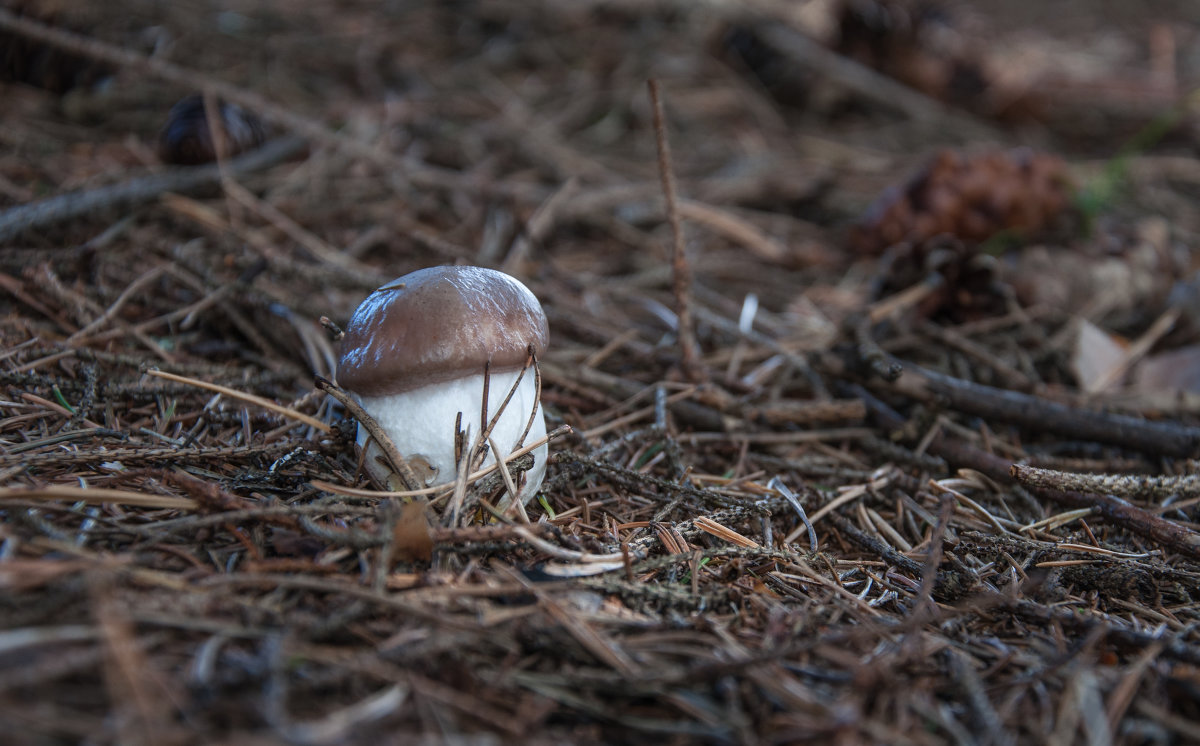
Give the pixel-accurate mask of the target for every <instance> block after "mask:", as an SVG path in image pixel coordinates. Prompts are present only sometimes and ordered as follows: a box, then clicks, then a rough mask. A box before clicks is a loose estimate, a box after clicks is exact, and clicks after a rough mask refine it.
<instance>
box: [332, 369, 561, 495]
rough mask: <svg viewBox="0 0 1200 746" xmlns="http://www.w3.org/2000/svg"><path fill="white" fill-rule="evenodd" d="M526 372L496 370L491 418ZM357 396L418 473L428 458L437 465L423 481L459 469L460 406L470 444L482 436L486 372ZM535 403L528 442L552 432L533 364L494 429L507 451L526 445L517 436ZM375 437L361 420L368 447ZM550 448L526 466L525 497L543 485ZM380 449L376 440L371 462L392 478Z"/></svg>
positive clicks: (441, 480) (440, 480)
mask: <svg viewBox="0 0 1200 746" xmlns="http://www.w3.org/2000/svg"><path fill="white" fill-rule="evenodd" d="M520 374H521V371H519V370H514V371H508V372H503V373H492V374H491V375H490V381H489V382H488V407H487V416H488V419H489V420H491V418H493V417H495V415H496V413H497V412H499V411H500V407H501V405H502V404H504V398H505V397H506V396H508V392H509V391H510V390H511V389H512V387H513V383H514V382H515V381H516V380H517V376H519V375H520ZM355 398H356V399H357V400H358V402H359V404H361V405H362V408H363V409H365V410H366V411H367V413H368V414H370V415H371V416H372V417H373V418H375V421H376V422H377V423H379V426H380V427H381V428H383V431H384V432H386V433H387V434H388V437H390V438H391V439H392V443H394V444H395V446H396V450H398V451H399V452H400V455H401V456H403V457H404V458H405V459H407V460H408V461H409V462H410V465H412V466H413V467H414V471H416V472H417V474H418V475H422V469H421V468H420V466H421V462H422V461H423V462H424V463H427V464H428V465H429V466H430V467H432V468H433V469H434V472H433V473H432V474H428V475H427V476H428V484H425V485H419V486H422V487H424V486H428V485H432V484H445V483H449V482H453V481H454V478H455V474H456V469H457V464H456V463H455V461H454V425H455V420H456V419H457V417H458V414H459V412H461V413H462V427H463V429H464V430H466V429H467V428H470V442H469V443H468V444H467V447H470V446H471V445H473V444H474V442H475V440H476V438H478V436H479V432H480V429H481V428H480V422H479V417H480V410H481V408H482V403H483V374H477V375H473V376H467V377H465V378H457V379H454V380H452V381H446V382H445V383H437V384H433V385H430V386H423V387H421V388H418V389H413V390H412V391H406V392H404V393H402V394H394V395H392V396H358V395H356V396H355ZM535 407H536V408H537V411H536V413H535V414H534V417H533V427H532V428H530V430H529V433H528V434H527V435H526V436H525V440H524V443H522V444H520V445H524V444H525V443H533V442H536V441H537V440H539V439H541V438H544V437H545V436H546V421H545V418H544V417H543V416H542V411H541V407H540V405H539V403H538V400H537V384H536V383H535V381H534V375H533V371H532V370H527V371H526V372H525V377H524V378H523V379H522V380H521V384H520V385H519V386H518V387H517V390H516V391H515V392H514V393H513V396H512V399H510V400H509V402H508V405H507V406H505V407H504V411H503V412H502V413H501V414H500V419H499V420H498V421H497V422H496V426H495V427H494V428H493V429H492V432H491V439H492V442H494V443H495V444H496V448H498V449H500V450H501V451H502V453H501V456H502V457H503V456H507V455H508V454H510V453H512V452H513V451H514V450H516V449H517V448H519V447H520V445H519V444H518V443H517V440H518V439H519V438H520V437H521V435H522V434H523V433H525V427H526V425H528V424H529V417H530V413H531V412H533V411H534V408H535ZM369 437H370V436H369V435H368V433H367V430H366V428H364V427H361V426H360V427H359V428H358V443H359V445H360V446H362V447H364V448H367V445H366V443H367V440H368V438H369ZM547 453H548V448H547V447H546V446H544V445H543V446H541V447H539V448H537V449H536V450H534V451H533V458H534V462H533V468H531V469H530V470H529V471H527V472H525V477H524V486H523V487H521V489H520V495H519V497H520V499H521V500H522V502H528V501H529V499H530V498H531V497H533V495H534V493H536V492H537V489H538V487H539V486H541V483H542V477H544V476H545V474H546V455H547ZM380 455H381V451H380V450H379V448H378V447H377V446H375V445H374V444H372V445H371V446H370V447H369V448H368V450H367V455H366V465H367V469H368V470H369V471H370V472H371V474H372V475H373V476H375V478H376V479H378V480H380V481H381V482H383V483H384V484H387V483H388V477H389V476H390V474H391V470H390V469H389V468H388V467H387V466H386V465H384V464H382V463H380V461H379V458H378V457H379V456H380ZM418 457H419V458H418ZM495 461H496V459H495V454H494V453H491V452H489V453H488V456H487V458H486V459H485V460H484V462H483V465H484V466H487V465H489V464H492V463H495ZM414 462H415V463H414ZM472 466H474V465H472Z"/></svg>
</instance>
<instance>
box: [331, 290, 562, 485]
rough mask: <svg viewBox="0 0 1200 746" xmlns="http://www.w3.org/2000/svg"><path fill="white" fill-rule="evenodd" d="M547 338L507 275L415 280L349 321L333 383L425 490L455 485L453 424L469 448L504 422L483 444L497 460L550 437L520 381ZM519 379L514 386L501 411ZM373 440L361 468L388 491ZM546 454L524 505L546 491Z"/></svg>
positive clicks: (529, 382) (531, 382)
mask: <svg viewBox="0 0 1200 746" xmlns="http://www.w3.org/2000/svg"><path fill="white" fill-rule="evenodd" d="M548 337H549V331H548V329H547V326H546V314H545V313H544V312H543V311H542V306H541V304H540V303H538V299H537V298H536V297H535V296H534V295H533V293H531V292H530V291H529V288H527V287H525V286H524V285H522V284H521V283H520V282H518V281H517V280H516V279H514V278H512V277H510V276H508V275H506V274H504V273H503V272H497V271H495V270H491V269H485V268H482V267H430V268H427V269H421V270H417V271H416V272H412V273H411V274H407V275H404V276H403V277H400V278H397V279H395V280H393V281H391V282H389V283H387V284H386V285H384V286H382V287H380V288H379V289H378V290H376V291H375V292H374V293H372V294H371V295H369V296H368V297H367V298H366V300H364V301H363V302H362V304H361V305H359V307H358V308H357V309H356V310H355V311H354V315H353V316H352V317H351V318H350V323H349V324H348V325H347V327H346V334H345V336H344V337H343V338H342V353H341V358H340V359H339V360H338V368H337V379H338V384H339V385H341V386H342V388H344V389H346V390H347V391H348V392H350V394H351V395H352V396H353V397H354V399H355V400H356V401H357V402H358V403H359V404H360V405H361V406H362V408H363V409H364V410H366V412H367V414H369V415H370V416H371V417H372V418H373V419H374V420H375V421H376V422H377V423H378V424H379V425H380V426H381V428H382V429H383V431H384V432H385V433H387V435H388V437H389V438H390V439H391V441H392V443H393V444H395V446H396V449H397V451H398V452H399V453H400V455H401V456H403V457H404V458H405V460H406V461H408V462H409V465H410V466H412V467H413V470H414V472H415V473H417V474H418V475H419V476H420V477H424V478H425V481H426V484H427V485H428V484H435V483H446V482H451V481H453V480H454V479H455V476H456V474H457V470H458V464H457V462H456V461H455V453H456V448H455V441H456V422H457V421H458V420H459V417H460V413H461V422H462V429H463V430H466V429H467V427H468V423H472V424H470V429H471V440H474V438H476V437H477V436H478V435H479V433H480V432H481V431H482V430H483V429H484V428H486V423H487V422H488V421H490V420H492V419H493V418H496V414H497V412H499V413H500V414H499V418H498V419H497V420H496V423H495V425H494V427H493V428H492V431H491V433H490V437H491V442H492V443H493V444H494V447H495V449H497V450H499V451H500V456H501V457H504V456H507V455H508V454H509V453H511V452H512V451H513V450H515V449H517V448H520V447H521V446H522V445H524V444H526V443H530V442H534V441H536V440H538V439H540V438H543V437H544V436H545V435H546V423H545V420H544V418H543V416H542V412H541V409H540V405H539V402H538V391H537V384H536V383H535V376H534V374H533V372H532V371H530V370H525V372H524V375H522V371H523V369H524V368H525V367H526V363H527V362H528V358H529V352H530V350H531V349H532V351H533V352H534V354H537V355H540V354H541V353H543V352H544V351H545V349H546V342H547V339H548ZM518 377H520V384H519V385H517V387H516V389H515V391H513V393H512V398H511V399H510V400H509V401H508V403H507V405H505V404H504V400H505V398H506V397H507V396H508V395H509V392H510V391H512V390H513V385H514V384H515V383H516V382H517V379H518ZM485 378H486V381H487V386H486V388H487V392H488V401H487V406H486V408H484V406H483V394H484V389H485ZM502 406H503V411H500V410H501V407H502ZM481 413H482V414H481ZM475 418H480V419H481V420H484V422H478V421H477V420H476V419H475ZM368 441H371V438H370V435H369V434H368V432H367V430H366V428H364V427H363V426H362V425H359V428H358V443H359V445H360V446H362V447H363V448H364V449H365V450H366V465H367V469H368V470H369V471H370V472H371V474H373V475H374V476H375V477H376V478H378V479H379V480H380V481H382V482H384V483H387V482H388V477H389V476H390V475H391V469H390V468H389V467H388V466H386V465H385V462H384V461H383V459H382V450H381V449H379V447H378V445H377V444H375V443H374V442H373V441H371V442H368ZM470 446H471V443H469V442H468V443H466V444H465V446H464V447H466V448H469V447H470ZM546 453H547V448H546V446H545V445H542V446H539V447H538V448H537V449H535V450H534V451H533V457H534V464H533V467H532V468H531V469H529V470H528V471H527V472H525V475H524V478H525V483H524V486H522V487H520V488H519V489H518V493H519V494H518V496H517V497H518V498H519V499H521V500H522V501H528V500H529V498H530V497H532V496H533V494H534V493H535V492H536V491H537V488H538V486H539V485H541V483H542V477H543V476H544V475H545V473H546ZM495 456H496V454H494V453H491V452H489V453H488V455H487V459H486V460H485V461H484V463H485V464H488V463H492V462H494V461H495Z"/></svg>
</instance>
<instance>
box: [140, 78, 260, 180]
mask: <svg viewBox="0 0 1200 746" xmlns="http://www.w3.org/2000/svg"><path fill="white" fill-rule="evenodd" d="M217 107H218V110H219V111H220V117H219V121H220V124H221V127H222V129H223V132H224V136H225V147H226V153H225V155H226V156H234V155H237V154H238V153H243V152H245V151H247V150H253V149H254V148H257V147H258V146H259V145H261V144H262V142H263V140H265V139H266V130H265V129H264V128H263V125H262V122H261V121H260V120H259V118H258V117H257V116H255V115H254V114H253V113H252V112H249V111H246V110H245V109H243V108H242V107H240V106H237V105H236V104H228V103H225V102H220V103H218V104H217ZM158 157H159V158H160V159H162V161H163V162H164V163H175V164H178V165H181V166H193V165H196V164H198V163H210V162H212V161H215V160H216V159H217V146H216V142H215V141H214V139H213V134H212V131H211V130H210V129H209V127H208V117H207V116H206V115H205V111H204V97H203V96H200V95H194V96H188V97H187V98H185V99H183V100H182V101H180V102H179V103H177V104H175V105H174V106H172V107H171V111H170V113H169V114H167V124H166V126H164V127H163V130H162V132H161V133H160V134H159V136H158Z"/></svg>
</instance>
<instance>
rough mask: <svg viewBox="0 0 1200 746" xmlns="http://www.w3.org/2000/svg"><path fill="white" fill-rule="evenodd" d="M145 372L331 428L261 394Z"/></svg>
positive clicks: (185, 377) (156, 372)
mask: <svg viewBox="0 0 1200 746" xmlns="http://www.w3.org/2000/svg"><path fill="white" fill-rule="evenodd" d="M146 374H147V375H150V376H154V377H155V378H164V379H166V380H168V381H174V382H175V383H186V384H188V385H189V386H195V387H196V388H201V389H205V390H208V391H215V392H217V393H218V394H223V395H225V396H228V397H230V398H232V399H237V400H238V401H244V402H247V403H250V404H255V405H258V406H260V407H262V408H263V409H267V410H270V411H272V412H275V413H276V414H281V415H283V416H284V417H289V418H291V419H293V420H296V421H297V422H303V423H304V424H305V425H308V426H309V427H311V428H315V429H317V430H319V431H321V432H322V433H328V432H329V431H330V430H331V428H330V427H329V425H328V424H326V423H324V422H321V421H320V420H318V419H316V418H315V417H309V416H308V415H306V414H304V413H303V412H297V411H296V410H294V409H289V408H288V407H284V406H282V405H279V404H276V403H275V402H273V401H271V400H270V399H264V398H262V397H261V396H255V395H254V394H247V393H246V392H244V391H238V390H237V389H231V388H229V387H228V386H222V385H220V384H217V383H208V382H207V381H199V380H196V379H195V378H188V377H187V376H180V375H176V374H174V373H167V372H165V371H161V370H148V371H146Z"/></svg>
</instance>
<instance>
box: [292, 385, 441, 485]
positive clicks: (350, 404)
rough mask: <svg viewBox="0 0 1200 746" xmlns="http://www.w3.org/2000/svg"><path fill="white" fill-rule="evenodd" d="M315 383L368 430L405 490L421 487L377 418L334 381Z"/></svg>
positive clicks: (419, 481)
mask: <svg viewBox="0 0 1200 746" xmlns="http://www.w3.org/2000/svg"><path fill="white" fill-rule="evenodd" d="M314 381H315V383H316V386H317V388H319V389H320V390H322V391H324V392H325V393H326V394H329V395H330V396H332V397H333V398H334V399H337V401H338V403H339V404H341V405H342V406H343V407H345V408H346V411H347V412H349V413H350V416H351V417H353V418H354V419H356V420H358V424H360V425H362V426H363V427H365V428H366V429H367V432H368V433H370V435H371V438H373V439H374V440H375V443H376V444H377V445H378V446H379V448H380V450H382V451H383V455H384V457H386V458H387V460H388V462H389V463H390V464H391V465H392V468H393V469H395V471H396V474H397V475H398V476H399V477H400V481H401V482H403V483H404V487H405V489H406V490H407V491H410V492H411V491H413V490H416V489H417V488H418V487H420V485H421V480H419V479H417V475H416V474H415V473H414V472H413V470H412V467H411V466H409V465H408V461H407V460H405V458H404V456H402V455H401V454H400V451H398V450H396V445H395V444H394V443H392V439H391V438H389V437H388V435H387V433H385V432H384V431H383V428H381V427H380V426H379V423H377V422H376V421H375V418H374V417H372V416H371V415H369V414H367V410H365V409H363V408H362V407H361V406H359V403H358V402H356V401H354V399H353V398H352V397H351V396H350V394H348V393H347V392H346V390H345V389H343V388H342V387H341V386H338V385H337V384H336V383H334V382H333V381H330V380H329V379H327V378H322V377H321V376H317V377H316V378H315V379H314ZM363 451H364V452H365V451H366V449H365V448H364V449H363Z"/></svg>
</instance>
